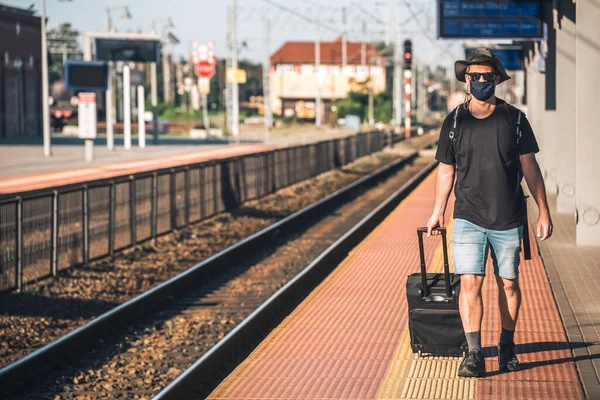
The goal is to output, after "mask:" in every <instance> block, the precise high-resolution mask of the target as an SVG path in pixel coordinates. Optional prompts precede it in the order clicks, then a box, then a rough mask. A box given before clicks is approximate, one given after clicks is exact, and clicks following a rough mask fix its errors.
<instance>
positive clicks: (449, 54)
mask: <svg viewBox="0 0 600 400" xmlns="http://www.w3.org/2000/svg"><path fill="white" fill-rule="evenodd" d="M0 2H3V3H6V4H9V5H15V6H17V7H23V8H27V7H29V6H30V5H31V4H34V5H35V9H36V10H38V12H39V10H40V7H41V0H0ZM435 3H436V1H435V0H404V1H402V0H401V1H392V0H387V1H377V0H314V1H313V0H303V1H301V2H300V1H298V0H237V4H238V31H239V35H238V36H239V42H240V43H242V42H245V43H246V46H244V47H243V48H241V50H240V53H239V54H240V58H246V59H250V60H253V61H262V60H264V59H265V57H266V44H265V29H264V26H265V23H264V19H268V20H269V21H270V25H271V40H270V44H269V52H270V53H271V54H272V53H274V52H275V51H276V50H277V49H278V48H279V47H280V46H281V45H282V44H283V43H284V42H286V41H295V40H296V41H300V40H301V41H313V40H315V39H316V37H317V35H318V34H319V32H320V34H321V40H323V41H326V40H333V39H335V38H336V37H339V36H340V34H341V32H342V31H343V23H342V20H343V13H344V11H343V9H345V12H346V21H347V24H346V26H347V31H348V38H349V40H353V41H361V40H367V41H369V40H386V39H388V40H393V37H394V36H393V32H392V30H393V26H399V27H400V29H399V37H400V40H401V41H404V40H405V39H411V40H412V41H413V54H414V57H415V60H417V61H420V62H424V63H427V64H430V65H442V66H446V67H450V66H451V65H452V64H453V61H454V60H456V59H458V58H464V51H463V50H462V42H461V41H458V40H447V39H443V40H442V39H440V40H437V39H436V16H435ZM231 4H232V0H71V1H64V0H62V1H61V0H46V13H47V17H48V28H53V27H56V26H58V25H59V24H61V23H64V22H70V23H71V24H72V25H73V26H74V28H75V29H77V30H79V31H81V32H85V31H106V29H107V13H106V8H107V7H119V6H128V7H129V9H130V12H131V15H132V19H122V18H120V16H121V14H122V12H123V10H121V9H115V10H112V11H111V16H112V21H113V24H114V25H115V26H116V27H117V29H118V31H120V32H137V31H141V32H144V33H150V31H151V27H152V20H153V19H163V20H162V21H157V27H158V29H159V30H160V29H162V28H163V27H164V25H165V24H166V21H165V18H167V17H170V18H171V19H172V20H173V23H174V25H175V27H174V28H172V32H173V34H174V35H175V36H177V37H178V38H179V40H180V44H179V45H176V46H171V47H170V50H169V51H170V52H172V53H173V54H175V55H176V56H179V55H187V54H188V53H189V43H190V42H191V41H196V42H199V43H207V42H209V41H214V42H215V51H216V53H217V57H219V58H223V57H226V56H227V54H228V46H227V25H228V23H227V14H228V9H229V7H230V6H231ZM396 7H397V9H398V11H397V13H398V14H399V15H398V18H397V19H396V20H399V21H400V22H399V23H396V22H394V21H393V20H392V21H390V19H392V18H393V17H394V16H395V14H396ZM318 26H320V29H319V28H318ZM365 30H366V33H365V32H364V31H365ZM186 58H187V57H186Z"/></svg>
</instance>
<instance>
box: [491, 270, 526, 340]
mask: <svg viewBox="0 0 600 400" xmlns="http://www.w3.org/2000/svg"><path fill="white" fill-rule="evenodd" d="M496 282H497V283H498V306H499V308H500V320H501V321H502V330H503V331H512V332H513V333H514V331H515V327H516V326H517V318H518V317H519V309H520V308H521V289H520V288H519V278H515V279H506V278H502V277H501V276H497V275H496ZM511 339H512V338H511ZM510 342H512V340H510Z"/></svg>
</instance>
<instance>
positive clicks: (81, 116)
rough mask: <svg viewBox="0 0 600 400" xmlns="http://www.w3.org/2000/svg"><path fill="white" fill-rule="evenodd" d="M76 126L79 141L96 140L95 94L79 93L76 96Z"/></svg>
mask: <svg viewBox="0 0 600 400" xmlns="http://www.w3.org/2000/svg"><path fill="white" fill-rule="evenodd" d="M77 98H78V99H79V105H78V107H77V124H78V125H79V137H80V138H81V139H95V138H96V93H79V94H78V95H77Z"/></svg>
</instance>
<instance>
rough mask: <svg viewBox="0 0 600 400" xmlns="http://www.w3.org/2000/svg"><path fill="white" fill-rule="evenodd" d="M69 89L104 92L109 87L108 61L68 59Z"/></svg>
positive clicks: (67, 75)
mask: <svg viewBox="0 0 600 400" xmlns="http://www.w3.org/2000/svg"><path fill="white" fill-rule="evenodd" d="M65 85H66V87H67V89H71V90H75V91H84V92H103V91H105V90H106V88H107V87H108V63H107V62H104V61H67V62H66V63H65Z"/></svg>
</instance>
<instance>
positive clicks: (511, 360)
mask: <svg viewBox="0 0 600 400" xmlns="http://www.w3.org/2000/svg"><path fill="white" fill-rule="evenodd" d="M498 364H499V368H500V371H503V372H510V371H516V370H518V369H519V360H517V354H516V353H515V344H514V343H500V344H499V345H498Z"/></svg>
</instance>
